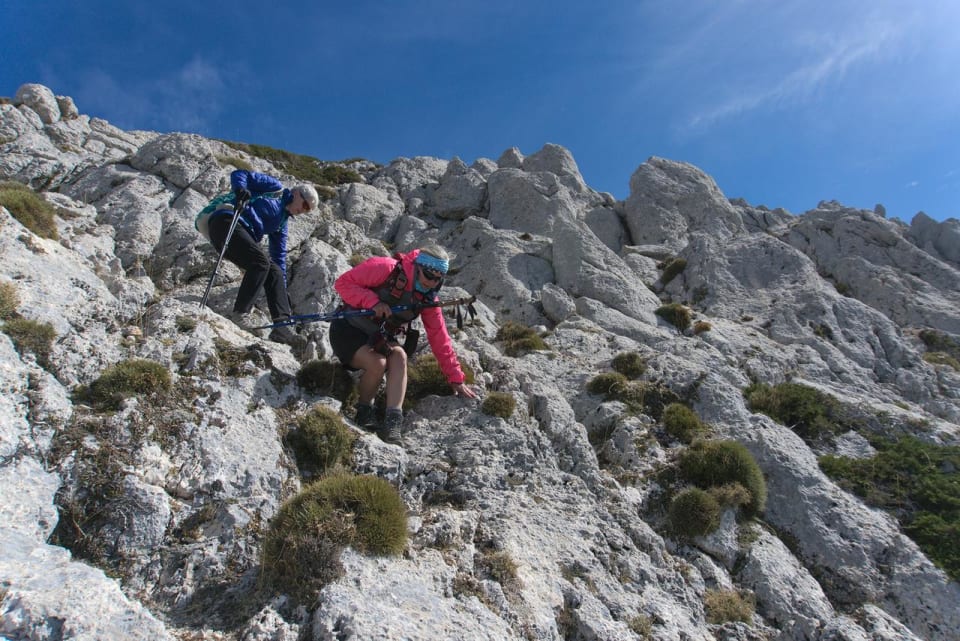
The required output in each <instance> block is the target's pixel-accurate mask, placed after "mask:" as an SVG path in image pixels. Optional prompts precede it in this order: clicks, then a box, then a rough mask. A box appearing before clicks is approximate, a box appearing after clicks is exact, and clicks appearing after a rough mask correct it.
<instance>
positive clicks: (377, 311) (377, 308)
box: [373, 301, 391, 321]
mask: <svg viewBox="0 0 960 641" xmlns="http://www.w3.org/2000/svg"><path fill="white" fill-rule="evenodd" d="M390 313H391V310H390V306H389V305H387V304H386V303H384V302H383V301H380V302H379V303H377V304H376V305H374V306H373V317H374V318H376V319H377V320H380V321H382V320H385V319H386V318H387V316H389V315H390Z"/></svg>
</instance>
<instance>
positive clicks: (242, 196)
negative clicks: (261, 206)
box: [233, 187, 252, 202]
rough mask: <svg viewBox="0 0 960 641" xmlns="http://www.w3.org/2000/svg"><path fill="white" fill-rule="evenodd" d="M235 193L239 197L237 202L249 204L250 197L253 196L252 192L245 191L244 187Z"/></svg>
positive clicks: (234, 191)
mask: <svg viewBox="0 0 960 641" xmlns="http://www.w3.org/2000/svg"><path fill="white" fill-rule="evenodd" d="M233 193H234V195H235V196H236V197H237V202H241V201H242V202H249V201H250V196H252V194H251V193H250V190H249V189H245V188H243V187H240V188H239V189H234V190H233Z"/></svg>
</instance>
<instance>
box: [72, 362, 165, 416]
mask: <svg viewBox="0 0 960 641" xmlns="http://www.w3.org/2000/svg"><path fill="white" fill-rule="evenodd" d="M169 389H170V372H169V371H168V370H167V368H166V367H164V366H163V365H161V364H160V363H157V362H156V361H151V360H147V359H141V358H132V359H129V360H126V361H121V362H119V363H117V364H116V365H112V366H110V367H108V368H107V369H105V370H104V371H103V373H101V374H100V377H99V378H98V379H97V380H95V381H94V382H93V383H91V384H90V387H89V389H88V390H87V394H86V396H87V398H88V399H89V400H90V402H91V403H93V405H94V406H95V407H97V408H99V409H116V408H118V407H120V403H121V402H123V400H124V399H126V398H129V397H131V396H137V395H139V394H151V393H154V392H166V391H168V390H169Z"/></svg>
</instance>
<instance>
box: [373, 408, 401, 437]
mask: <svg viewBox="0 0 960 641" xmlns="http://www.w3.org/2000/svg"><path fill="white" fill-rule="evenodd" d="M377 435H378V436H379V437H380V440H381V441H384V442H385V443H393V444H394V445H399V444H400V438H401V437H402V436H403V412H401V411H399V410H387V416H386V418H384V419H383V427H381V428H380V431H379V432H378V433H377Z"/></svg>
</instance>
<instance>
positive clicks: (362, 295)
mask: <svg viewBox="0 0 960 641" xmlns="http://www.w3.org/2000/svg"><path fill="white" fill-rule="evenodd" d="M419 254H420V250H419V249H415V250H413V251H412V252H410V253H409V254H401V257H400V262H401V264H402V265H403V272H404V273H405V274H406V275H407V287H406V291H411V290H412V289H413V288H414V285H415V283H416V275H415V270H414V265H413V261H414V259H416V257H417V256H418V255H419ZM396 264H397V261H396V260H395V259H394V258H392V257H389V258H388V257H384V256H374V257H372V258H368V259H367V260H365V261H363V262H362V263H360V264H359V265H357V266H356V267H354V268H353V269H351V270H349V271H347V272H344V273H343V274H341V275H340V277H339V278H337V280H336V282H335V283H334V284H333V287H334V289H336V290H337V293H338V294H340V298H342V299H343V302H345V303H346V304H347V305H350V306H352V307H359V308H363V309H373V307H374V305H376V304H377V303H379V302H380V299H379V297H378V296H377V294H376V292H375V291H374V288H376V287H378V286H380V285H382V284H383V282H384V281H386V280H387V279H388V278H389V277H390V274H391V273H392V272H393V268H394V266H395V265H396ZM420 319H421V320H422V321H423V328H424V330H426V333H427V341H428V342H429V343H430V349H431V350H432V351H433V355H434V356H436V358H437V363H438V364H439V365H440V370H441V371H442V372H443V375H444V376H446V377H447V382H449V383H450V384H451V385H456V384H458V383H462V382H463V381H464V375H463V370H462V369H461V368H460V361H459V360H457V354H456V352H454V351H453V344H452V343H451V341H450V334H449V333H447V324H446V322H444V320H443V310H442V308H440V307H424V308H423V309H422V310H421V311H420Z"/></svg>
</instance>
